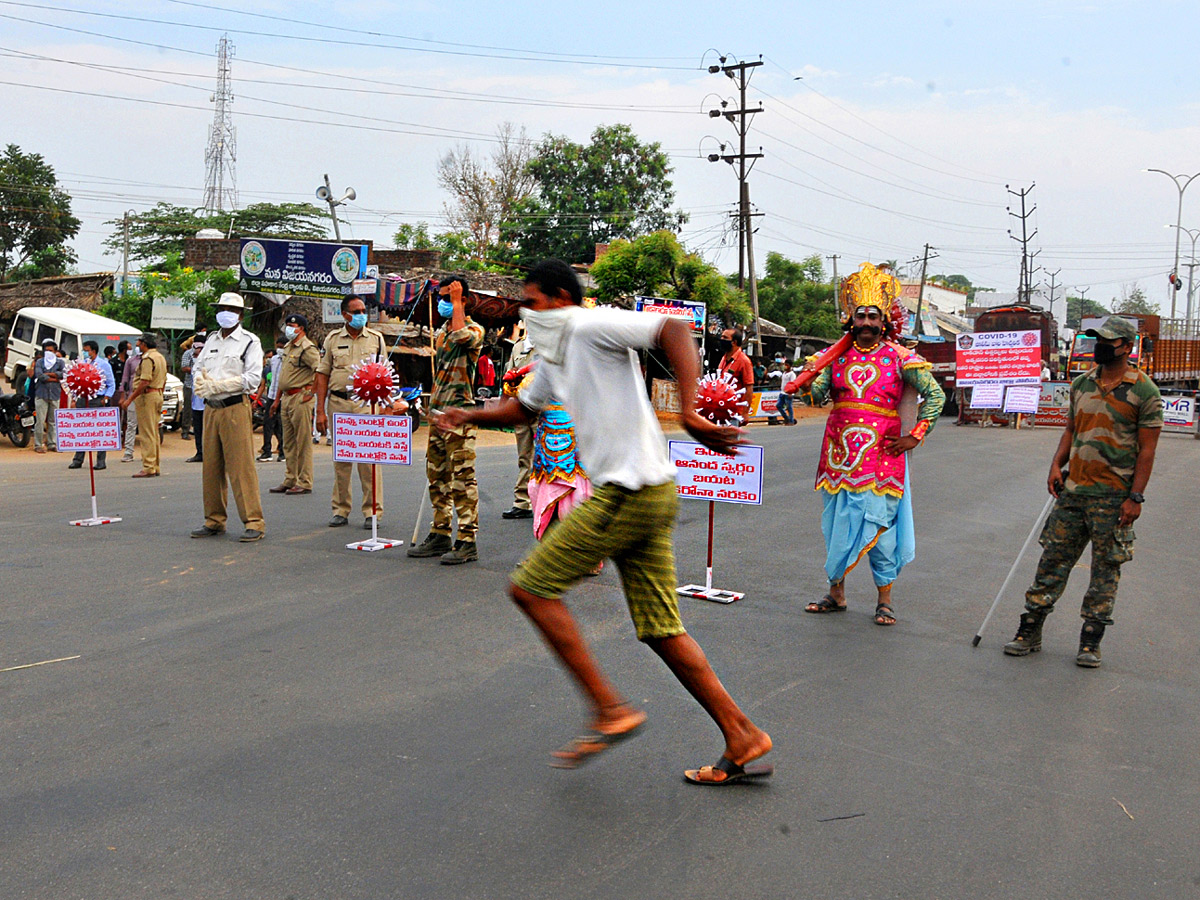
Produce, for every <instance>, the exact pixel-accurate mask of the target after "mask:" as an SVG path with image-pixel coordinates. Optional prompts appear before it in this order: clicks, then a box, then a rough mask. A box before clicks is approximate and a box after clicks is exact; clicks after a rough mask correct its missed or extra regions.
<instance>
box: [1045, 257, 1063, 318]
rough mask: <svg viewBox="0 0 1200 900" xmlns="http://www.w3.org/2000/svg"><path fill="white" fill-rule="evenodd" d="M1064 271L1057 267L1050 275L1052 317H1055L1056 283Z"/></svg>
mask: <svg viewBox="0 0 1200 900" xmlns="http://www.w3.org/2000/svg"><path fill="white" fill-rule="evenodd" d="M1061 271H1062V269H1061V268H1058V269H1055V270H1054V271H1053V272H1050V273H1048V274H1049V275H1050V318H1052V319H1053V318H1054V285H1055V282H1056V281H1057V280H1058V275H1059V273H1060V272H1061Z"/></svg>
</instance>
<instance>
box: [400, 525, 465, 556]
mask: <svg viewBox="0 0 1200 900" xmlns="http://www.w3.org/2000/svg"><path fill="white" fill-rule="evenodd" d="M452 549H454V543H453V542H452V541H451V540H450V535H448V534H434V533H433V532H432V531H431V532H429V536H428V537H427V538H425V540H424V541H422V542H421V543H419V544H417V546H415V547H409V548H408V553H407V554H405V555H406V556H415V557H416V558H417V559H429V558H430V557H434V556H441V555H442V554H443V553H449V552H450V551H451V550H452Z"/></svg>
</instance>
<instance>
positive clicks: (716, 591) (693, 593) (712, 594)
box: [675, 584, 746, 603]
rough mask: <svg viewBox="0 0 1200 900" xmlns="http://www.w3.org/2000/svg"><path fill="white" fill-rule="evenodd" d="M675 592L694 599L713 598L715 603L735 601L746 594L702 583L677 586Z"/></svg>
mask: <svg viewBox="0 0 1200 900" xmlns="http://www.w3.org/2000/svg"><path fill="white" fill-rule="evenodd" d="M675 592H676V593H677V594H682V595H683V596H684V597H691V598H693V599H694V600H711V601H712V602H713V603H733V602H734V601H736V600H741V599H742V598H743V597H745V596H746V595H745V594H744V593H743V592H741V591H723V590H721V589H720V588H714V587H705V586H704V585H702V584H685V585H681V586H680V587H677V588H675Z"/></svg>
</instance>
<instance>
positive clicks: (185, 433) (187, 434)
mask: <svg viewBox="0 0 1200 900" xmlns="http://www.w3.org/2000/svg"><path fill="white" fill-rule="evenodd" d="M179 436H180V437H181V438H183V439H184V440H185V441H186V440H187V439H188V438H190V437H191V436H192V433H191V432H190V431H181V432H180V433H179Z"/></svg>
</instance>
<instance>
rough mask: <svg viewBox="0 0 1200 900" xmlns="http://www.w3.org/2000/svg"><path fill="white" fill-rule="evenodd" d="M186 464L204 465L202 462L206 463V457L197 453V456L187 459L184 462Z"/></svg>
mask: <svg viewBox="0 0 1200 900" xmlns="http://www.w3.org/2000/svg"><path fill="white" fill-rule="evenodd" d="M184 462H198V463H202V462H204V457H203V456H201V455H200V454H199V453H197V454H196V455H195V456H189V457H188V458H187V459H185V460H184Z"/></svg>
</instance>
